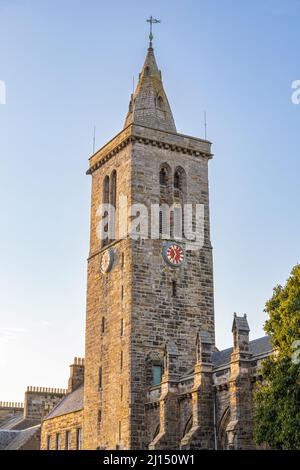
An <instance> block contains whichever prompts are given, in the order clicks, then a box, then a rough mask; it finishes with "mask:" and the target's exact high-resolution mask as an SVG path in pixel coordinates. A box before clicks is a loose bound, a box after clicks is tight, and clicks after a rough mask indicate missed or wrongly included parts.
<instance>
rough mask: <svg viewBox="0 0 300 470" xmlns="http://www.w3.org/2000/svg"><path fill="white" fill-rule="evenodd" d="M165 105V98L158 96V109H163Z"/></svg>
mask: <svg viewBox="0 0 300 470" xmlns="http://www.w3.org/2000/svg"><path fill="white" fill-rule="evenodd" d="M163 104H164V100H163V98H162V97H161V96H158V97H157V98H156V106H157V107H158V108H162V107H163Z"/></svg>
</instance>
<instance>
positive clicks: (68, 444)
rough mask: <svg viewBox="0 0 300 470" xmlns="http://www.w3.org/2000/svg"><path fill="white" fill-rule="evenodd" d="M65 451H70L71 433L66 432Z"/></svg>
mask: <svg viewBox="0 0 300 470" xmlns="http://www.w3.org/2000/svg"><path fill="white" fill-rule="evenodd" d="M65 447H66V450H70V449H71V431H66V446H65Z"/></svg>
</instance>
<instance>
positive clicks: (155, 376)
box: [152, 366, 162, 385]
mask: <svg viewBox="0 0 300 470" xmlns="http://www.w3.org/2000/svg"><path fill="white" fill-rule="evenodd" d="M161 377H162V367H161V366H152V385H160V383H161Z"/></svg>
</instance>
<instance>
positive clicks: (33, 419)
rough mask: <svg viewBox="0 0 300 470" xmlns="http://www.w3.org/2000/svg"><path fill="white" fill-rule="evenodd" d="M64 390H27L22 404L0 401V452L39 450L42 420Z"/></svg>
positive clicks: (63, 394)
mask: <svg viewBox="0 0 300 470" xmlns="http://www.w3.org/2000/svg"><path fill="white" fill-rule="evenodd" d="M66 393H67V390H63V389H57V388H55V389H54V388H45V387H27V391H26V392H25V400H24V405H23V403H7V402H0V450H39V449H40V434H41V422H42V419H43V418H44V417H45V416H46V415H47V414H48V413H49V411H50V410H51V409H52V408H53V406H55V405H56V404H57V403H59V402H60V401H61V399H62V397H63V396H65V394H66Z"/></svg>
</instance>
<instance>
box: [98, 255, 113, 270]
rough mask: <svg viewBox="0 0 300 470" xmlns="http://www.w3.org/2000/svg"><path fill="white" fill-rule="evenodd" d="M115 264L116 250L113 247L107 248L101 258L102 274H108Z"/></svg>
mask: <svg viewBox="0 0 300 470" xmlns="http://www.w3.org/2000/svg"><path fill="white" fill-rule="evenodd" d="M113 264H114V252H113V250H112V249H108V250H106V251H105V252H104V253H103V255H102V258H101V262H100V271H101V272H102V274H107V273H109V272H110V271H111V270H112V267H113Z"/></svg>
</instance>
